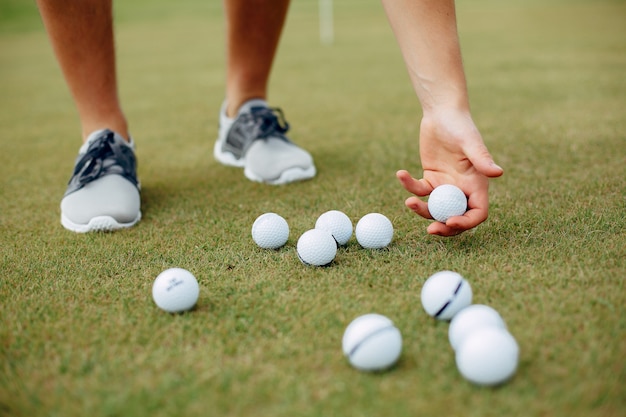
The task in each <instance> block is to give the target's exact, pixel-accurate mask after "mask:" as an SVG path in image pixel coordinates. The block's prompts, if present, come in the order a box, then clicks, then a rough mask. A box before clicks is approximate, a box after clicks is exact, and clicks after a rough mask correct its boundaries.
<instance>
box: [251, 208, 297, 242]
mask: <svg viewBox="0 0 626 417" xmlns="http://www.w3.org/2000/svg"><path fill="white" fill-rule="evenodd" d="M252 239H253V240H254V242H255V243H256V244H257V245H259V246H260V247H262V248H263V249H278V248H280V247H282V246H284V245H285V243H287V239H289V225H288V224H287V221H286V220H285V219H284V218H282V217H281V216H279V215H278V214H276V213H265V214H262V215H260V216H259V217H257V219H256V220H255V221H254V223H253V224H252Z"/></svg>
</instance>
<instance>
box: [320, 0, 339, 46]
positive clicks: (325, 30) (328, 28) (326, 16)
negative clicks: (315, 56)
mask: <svg viewBox="0 0 626 417" xmlns="http://www.w3.org/2000/svg"><path fill="white" fill-rule="evenodd" d="M319 17H320V41H321V42H322V43H325V44H332V43H333V42H334V40H335V30H334V26H335V24H334V18H333V0H319Z"/></svg>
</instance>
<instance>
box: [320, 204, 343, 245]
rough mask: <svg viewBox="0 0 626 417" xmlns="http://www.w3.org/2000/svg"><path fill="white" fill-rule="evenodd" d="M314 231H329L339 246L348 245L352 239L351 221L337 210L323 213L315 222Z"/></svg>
mask: <svg viewBox="0 0 626 417" xmlns="http://www.w3.org/2000/svg"><path fill="white" fill-rule="evenodd" d="M315 228H316V229H322V230H326V231H329V232H330V233H331V234H332V235H333V237H334V238H335V240H336V241H337V244H338V245H339V246H343V245H345V244H346V243H348V240H350V237H352V221H351V220H350V218H349V217H348V216H347V215H346V214H345V213H343V212H341V211H339V210H330V211H327V212H326V213H323V214H322V215H321V216H319V217H318V218H317V221H316V222H315Z"/></svg>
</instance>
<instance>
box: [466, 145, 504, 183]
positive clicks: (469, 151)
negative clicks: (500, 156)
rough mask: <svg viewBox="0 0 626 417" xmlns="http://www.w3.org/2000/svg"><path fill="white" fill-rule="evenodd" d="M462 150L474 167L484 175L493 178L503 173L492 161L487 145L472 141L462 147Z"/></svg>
mask: <svg viewBox="0 0 626 417" xmlns="http://www.w3.org/2000/svg"><path fill="white" fill-rule="evenodd" d="M464 152H465V155H467V158H468V159H469V160H470V162H471V163H472V165H473V166H474V168H476V170H477V171H478V172H480V173H481V174H483V175H484V176H486V177H490V178H495V177H499V176H500V175H502V174H503V173H504V170H503V169H502V168H501V167H500V166H498V165H497V164H496V163H495V162H494V161H493V158H492V157H491V154H490V153H489V151H488V150H487V147H486V146H485V145H484V144H483V143H482V142H479V143H472V144H471V145H470V146H468V147H467V148H466V149H464Z"/></svg>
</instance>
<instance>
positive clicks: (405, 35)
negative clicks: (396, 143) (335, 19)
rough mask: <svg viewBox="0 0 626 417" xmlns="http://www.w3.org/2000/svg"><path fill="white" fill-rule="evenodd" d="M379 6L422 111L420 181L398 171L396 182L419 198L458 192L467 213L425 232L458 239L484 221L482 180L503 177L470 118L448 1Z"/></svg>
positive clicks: (414, 202)
mask: <svg viewBox="0 0 626 417" xmlns="http://www.w3.org/2000/svg"><path fill="white" fill-rule="evenodd" d="M383 5H384V7H385V11H386V12H387V17H388V18H389V21H390V23H391V27H392V29H393V31H394V33H395V35H396V39H397V40H398V44H399V45H400V50H401V51H402V55H403V57H404V61H405V64H406V66H407V69H408V71H409V76H410V78H411V82H412V84H413V88H414V90H415V93H416V94H417V96H418V98H419V101H420V103H421V105H422V109H423V117H422V121H421V124H420V158H421V161H422V168H423V170H424V173H423V177H422V178H421V179H415V178H413V177H411V175H410V174H409V173H408V172H407V171H404V170H401V171H398V174H397V176H398V179H399V180H400V182H401V183H402V185H403V186H404V188H405V189H407V190H408V191H410V192H411V193H413V194H415V195H416V196H419V197H424V196H427V195H429V194H430V192H431V191H432V190H433V188H435V187H436V186H438V185H441V184H455V185H457V186H459V187H460V188H461V189H462V190H463V191H464V192H465V194H466V195H467V196H468V207H469V210H468V211H467V213H466V214H465V215H463V216H456V217H452V218H450V219H449V220H448V221H447V222H446V223H445V224H443V223H439V222H434V223H432V224H431V225H430V226H429V227H428V232H429V233H432V234H438V235H443V236H452V235H455V234H459V233H461V232H463V231H465V230H468V229H471V228H473V227H475V226H477V225H478V224H480V223H482V222H483V221H484V220H485V219H486V218H487V214H488V209H489V198H488V188H489V181H488V179H489V177H498V176H500V175H502V173H503V171H502V168H500V167H499V166H497V165H496V164H495V163H494V162H493V159H492V158H491V155H490V154H489V151H488V150H487V148H486V147H485V145H484V143H483V140H482V137H481V135H480V132H479V131H478V129H477V128H476V126H475V124H474V121H473V120H472V117H471V114H470V108H469V99H468V95H467V84H466V81H465V73H464V70H463V63H462V60H461V49H460V46H459V39H458V33H457V26H456V13H455V6H454V1H453V0H383ZM406 205H407V207H409V208H410V209H412V210H413V211H415V212H416V213H417V214H419V215H421V216H422V217H425V218H431V217H430V214H429V213H428V205H427V203H426V202H424V201H422V200H421V199H419V198H417V197H410V198H408V199H407V200H406Z"/></svg>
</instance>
